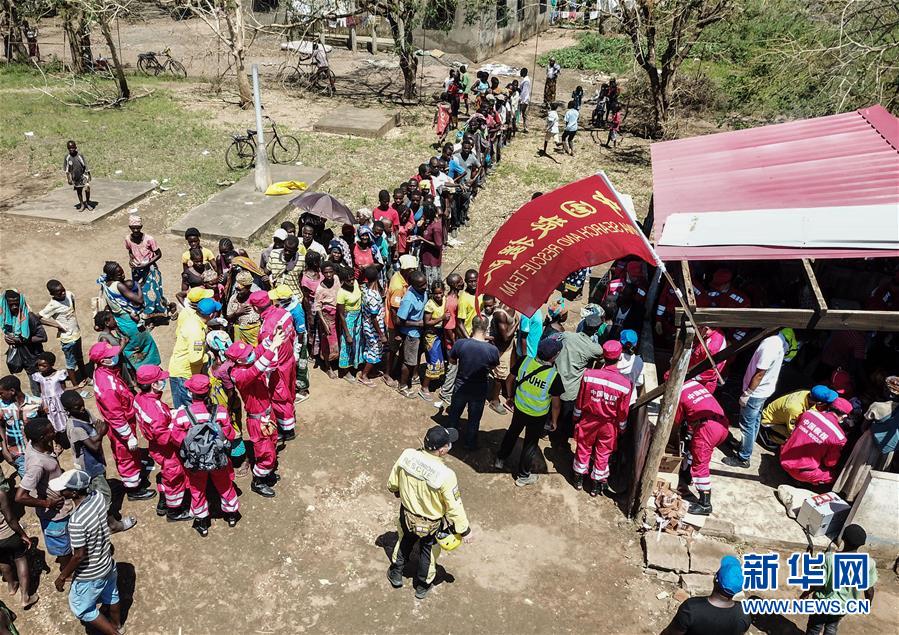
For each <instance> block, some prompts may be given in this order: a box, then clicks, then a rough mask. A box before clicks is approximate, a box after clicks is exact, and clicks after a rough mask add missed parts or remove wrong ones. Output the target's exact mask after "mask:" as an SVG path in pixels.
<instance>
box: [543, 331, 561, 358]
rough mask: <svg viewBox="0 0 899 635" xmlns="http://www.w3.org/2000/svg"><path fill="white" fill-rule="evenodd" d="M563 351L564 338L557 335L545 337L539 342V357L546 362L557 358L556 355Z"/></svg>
mask: <svg viewBox="0 0 899 635" xmlns="http://www.w3.org/2000/svg"><path fill="white" fill-rule="evenodd" d="M561 351H562V340H560V339H559V338H557V337H552V336H550V337H544V338H543V339H542V340H540V343H539V344H537V357H539V358H540V359H542V360H543V361H544V362H548V361H550V360H551V359H555V357H556V355H558V354H559V353H560V352H561Z"/></svg>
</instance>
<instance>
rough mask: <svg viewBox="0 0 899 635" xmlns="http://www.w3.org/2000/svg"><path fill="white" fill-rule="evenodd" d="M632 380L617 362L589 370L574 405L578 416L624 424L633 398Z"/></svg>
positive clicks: (575, 413)
mask: <svg viewBox="0 0 899 635" xmlns="http://www.w3.org/2000/svg"><path fill="white" fill-rule="evenodd" d="M631 390H633V387H632V386H631V382H630V381H629V380H628V378H627V377H625V376H624V375H622V374H621V372H620V371H619V370H618V369H617V368H616V367H615V366H614V365H612V366H604V367H603V368H600V369H598V370H592V369H591V370H587V371H585V372H584V378H583V379H582V380H581V389H580V392H579V393H578V396H577V401H576V402H575V406H574V416H575V418H583V419H589V420H593V421H603V422H608V423H614V424H618V425H624V424H625V423H626V422H627V413H628V408H629V407H630V399H631Z"/></svg>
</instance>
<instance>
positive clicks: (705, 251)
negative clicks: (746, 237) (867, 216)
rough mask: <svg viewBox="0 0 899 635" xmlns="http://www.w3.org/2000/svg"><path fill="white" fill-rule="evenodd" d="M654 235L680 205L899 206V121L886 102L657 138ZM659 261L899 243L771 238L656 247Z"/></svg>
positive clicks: (822, 253) (814, 254) (815, 252)
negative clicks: (828, 244)
mask: <svg viewBox="0 0 899 635" xmlns="http://www.w3.org/2000/svg"><path fill="white" fill-rule="evenodd" d="M650 151H651V154H652V176H653V203H654V210H655V226H654V236H655V238H656V241H658V237H659V236H660V235H661V232H662V229H663V227H664V225H665V219H666V218H667V217H668V216H669V215H671V214H676V213H697V212H700V213H701V212H727V211H745V210H753V209H790V208H792V209H795V208H814V207H828V206H831V207H833V206H843V205H866V204H867V205H870V204H891V203H892V204H895V205H897V206H899V119H897V118H896V117H894V116H893V115H891V114H890V113H889V112H887V111H886V110H885V109H884V108H883V107H882V106H871V107H870V108H863V109H860V110H856V111H854V112H848V113H844V114H841V115H832V116H829V117H819V118H816V119H807V120H803V121H794V122H790V123H783V124H776V125H771V126H763V127H761V128H751V129H747V130H737V131H734V132H723V133H719V134H711V135H705V136H700V137H691V138H689V139H679V140H676V141H665V142H662V143H655V144H653V145H652V146H651V148H650ZM656 251H658V253H659V255H660V256H661V257H662V259H663V260H685V259H686V260H754V259H775V258H859V257H871V256H895V255H897V254H896V252H895V251H882V250H878V251H875V250H856V249H790V248H780V247H765V246H750V247H746V246H743V247H741V246H709V247H677V246H664V245H660V246H657V247H656Z"/></svg>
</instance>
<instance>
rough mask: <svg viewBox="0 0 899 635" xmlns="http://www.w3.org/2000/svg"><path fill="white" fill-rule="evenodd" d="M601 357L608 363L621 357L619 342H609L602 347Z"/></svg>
mask: <svg viewBox="0 0 899 635" xmlns="http://www.w3.org/2000/svg"><path fill="white" fill-rule="evenodd" d="M602 356H603V357H604V358H605V359H606V360H607V361H610V362H613V361H615V360H617V359H618V358H619V357H621V342H619V341H618V340H609V341H608V342H606V343H605V344H603V345H602Z"/></svg>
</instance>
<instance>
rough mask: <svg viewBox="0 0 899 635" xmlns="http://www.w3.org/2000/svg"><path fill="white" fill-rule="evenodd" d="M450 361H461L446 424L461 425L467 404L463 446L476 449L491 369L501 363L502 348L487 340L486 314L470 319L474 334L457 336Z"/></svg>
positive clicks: (449, 425)
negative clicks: (458, 338) (461, 418)
mask: <svg viewBox="0 0 899 635" xmlns="http://www.w3.org/2000/svg"><path fill="white" fill-rule="evenodd" d="M450 363H451V364H457V365H458V371H457V372H456V382H455V384H454V385H453V398H452V401H451V402H450V407H449V411H448V412H447V416H448V419H447V426H448V427H450V428H458V427H459V417H461V416H462V411H463V410H465V408H466V407H467V408H468V425H467V426H466V427H465V430H464V431H463V433H462V446H463V447H464V448H465V449H466V450H476V449H477V446H478V428H480V426H481V415H483V414H484V404H485V403H486V402H487V393H488V389H489V383H488V377H489V375H490V370H491V369H493V368H495V367H497V366H499V349H497V348H496V346H494V345H493V344H491V343H490V342H488V341H487V318H484V317H481V316H477V317H476V318H474V320H472V322H471V337H469V338H468V339H463V340H458V341H456V343H455V344H454V345H453V350H452V351H450Z"/></svg>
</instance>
